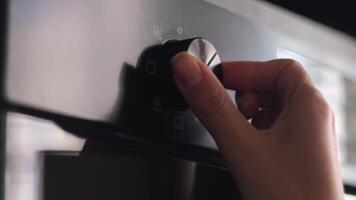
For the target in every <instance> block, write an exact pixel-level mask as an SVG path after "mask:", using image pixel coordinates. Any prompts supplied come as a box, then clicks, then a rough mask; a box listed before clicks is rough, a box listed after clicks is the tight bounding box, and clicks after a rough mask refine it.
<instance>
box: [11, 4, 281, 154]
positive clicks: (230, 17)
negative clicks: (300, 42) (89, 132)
mask: <svg viewBox="0 0 356 200" xmlns="http://www.w3.org/2000/svg"><path fill="white" fill-rule="evenodd" d="M9 22H10V26H9V33H10V38H9V42H8V52H9V55H8V62H7V73H6V99H7V101H8V102H9V103H11V104H17V105H21V106H29V107H32V108H35V109H37V110H44V111H48V112H54V113H58V114H62V115H67V116H71V117H75V118H82V119H88V120H94V121H99V122H104V123H108V124H111V125H112V124H114V125H115V126H117V127H120V129H118V130H122V129H125V130H129V132H136V133H139V134H140V135H143V136H152V137H158V138H164V139H167V140H172V141H177V142H181V143H189V144H194V145H199V146H204V147H208V148H213V149H215V148H216V146H215V144H214V142H213V140H212V138H211V137H210V136H209V135H208V134H207V132H206V130H205V128H204V127H202V126H201V125H200V123H199V121H198V120H197V119H196V118H195V116H194V115H193V114H192V113H191V112H190V111H183V112H182V111H178V112H176V111H175V110H167V111H163V112H153V111H154V110H159V109H156V108H155V106H156V105H159V104H160V103H162V104H164V102H160V101H162V100H159V99H157V98H152V99H151V100H147V101H145V102H144V103H146V104H147V105H149V104H151V105H150V106H151V108H149V110H144V109H141V108H140V106H138V102H140V101H141V100H142V99H140V94H139V93H140V92H147V91H151V90H153V89H154V88H149V86H150V85H145V84H142V83H144V81H142V80H141V78H138V76H137V74H138V73H137V72H138V71H139V68H138V65H139V60H140V59H139V58H140V55H142V53H143V52H144V51H145V50H146V49H147V48H148V47H151V46H154V45H159V44H161V43H162V42H163V41H165V40H167V39H183V38H190V37H196V36H201V37H204V38H206V39H208V40H209V41H211V42H212V43H213V44H214V45H215V47H216V49H217V50H218V52H219V55H220V57H221V59H222V60H247V59H254V60H267V59H272V58H274V57H275V53H276V48H277V45H278V37H277V36H276V35H275V34H273V33H270V32H267V31H264V30H262V29H260V28H258V27H256V26H254V25H252V24H250V23H249V22H248V21H247V20H245V19H243V18H241V17H239V16H237V15H235V14H233V13H230V12H228V11H226V10H223V9H221V8H218V7H215V6H213V5H211V4H209V3H206V2H204V1H198V0H195V1H188V0H184V1H173V0H170V1H165V0H151V1H144V0H134V1H132V0H124V1H114V0H109V1H100V2H98V1H94V0H90V1H84V0H76V1H70V2H69V1H56V0H49V1H44V2H29V1H26V0H13V1H11V8H10V21H9ZM139 84H141V85H143V86H144V87H142V88H141V89H137V85H139ZM80 127H82V128H85V127H84V126H80Z"/></svg>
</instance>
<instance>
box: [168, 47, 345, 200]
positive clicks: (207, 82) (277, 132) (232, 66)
mask: <svg viewBox="0 0 356 200" xmlns="http://www.w3.org/2000/svg"><path fill="white" fill-rule="evenodd" d="M171 65H172V67H173V74H174V78H175V81H176V84H177V86H178V88H179V90H180V91H181V93H182V95H183V96H184V97H185V99H186V101H187V102H188V104H189V105H190V107H191V109H192V110H193V112H194V113H195V114H196V115H197V116H198V118H199V119H200V121H201V122H202V123H203V124H204V126H205V127H206V128H207V129H208V130H209V132H210V134H211V135H212V136H213V138H214V140H215V141H216V143H217V145H218V147H219V150H220V152H221V153H222V155H223V157H224V158H225V160H226V161H227V163H228V167H229V168H230V171H231V172H232V175H233V176H234V178H235V180H236V182H237V185H238V187H239V190H240V193H241V195H242V197H243V199H246V200H261V199H264V200H285V199H288V200H309V199H310V200H321V199H322V200H329V199H330V200H341V199H343V195H344V192H343V187H342V180H341V178H340V167H339V162H338V154H337V139H336V136H335V130H334V118H333V113H332V111H331V109H330V107H329V106H328V104H327V103H326V101H325V100H324V98H323V97H322V95H321V94H320V92H319V91H318V90H317V89H316V88H315V87H314V86H313V84H312V82H311V81H310V79H309V77H308V75H307V74H306V72H305V71H304V70H303V68H302V67H301V65H300V64H298V63H297V62H295V61H293V60H289V59H281V60H272V61H269V62H224V63H222V70H223V75H224V77H223V85H224V86H225V87H226V88H228V89H233V90H236V91H237V96H238V98H237V99H238V102H237V103H238V108H236V106H235V105H234V104H233V102H232V101H231V99H230V98H229V97H228V95H227V93H226V91H225V89H224V87H223V85H222V84H221V83H220V82H219V81H218V80H217V78H216V77H215V76H214V74H213V73H212V72H211V70H209V68H208V67H207V66H206V65H205V64H204V63H202V62H201V61H199V60H198V59H196V58H194V57H193V56H190V55H189V54H188V53H179V54H178V55H176V56H175V57H174V58H173V59H172V60H171ZM249 118H252V124H250V123H249V122H248V121H247V120H246V119H249Z"/></svg>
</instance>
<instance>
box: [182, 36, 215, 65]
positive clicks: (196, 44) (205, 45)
mask: <svg viewBox="0 0 356 200" xmlns="http://www.w3.org/2000/svg"><path fill="white" fill-rule="evenodd" d="M188 53H190V54H191V55H193V56H195V57H197V58H199V59H200V60H201V61H203V63H205V64H206V65H207V66H208V67H214V66H216V65H218V64H220V63H221V60H220V57H219V55H218V53H217V51H216V49H215V47H214V46H213V44H211V43H210V42H209V41H208V40H206V39H203V38H197V39H195V40H194V41H192V43H191V44H190V45H189V48H188Z"/></svg>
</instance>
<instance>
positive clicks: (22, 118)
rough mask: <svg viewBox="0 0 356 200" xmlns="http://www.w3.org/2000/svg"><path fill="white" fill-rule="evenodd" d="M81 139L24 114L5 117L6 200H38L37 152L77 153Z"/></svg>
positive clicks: (38, 162)
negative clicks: (64, 151)
mask: <svg viewBox="0 0 356 200" xmlns="http://www.w3.org/2000/svg"><path fill="white" fill-rule="evenodd" d="M84 142H85V141H84V140H83V139H80V138H77V137H75V136H73V135H71V134H68V133H66V132H64V131H63V130H62V129H60V128H59V127H57V126H56V125H55V124H54V123H52V122H49V121H46V120H41V119H38V118H34V117H30V116H27V115H22V114H17V113H8V114H7V117H6V158H5V161H6V163H5V200H24V199H26V200H38V199H40V189H41V180H40V173H41V165H40V152H41V151H45V150H59V151H61V150H67V151H80V150H81V149H82V147H83V145H84Z"/></svg>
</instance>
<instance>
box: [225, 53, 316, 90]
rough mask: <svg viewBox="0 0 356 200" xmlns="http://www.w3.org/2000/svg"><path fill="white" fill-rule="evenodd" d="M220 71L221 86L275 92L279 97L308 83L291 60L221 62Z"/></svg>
mask: <svg viewBox="0 0 356 200" xmlns="http://www.w3.org/2000/svg"><path fill="white" fill-rule="evenodd" d="M222 71H223V84H224V86H225V87H226V88H228V89H233V90H241V91H258V92H275V93H276V94H277V95H279V96H284V95H286V94H287V93H288V91H291V90H293V89H295V88H296V87H298V86H299V85H301V84H304V83H305V82H309V81H310V80H309V77H308V75H307V73H306V72H305V70H304V69H303V67H302V66H301V65H300V64H299V63H298V62H296V61H294V60H291V59H276V60H271V61H267V62H253V61H242V62H223V63H222Z"/></svg>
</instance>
